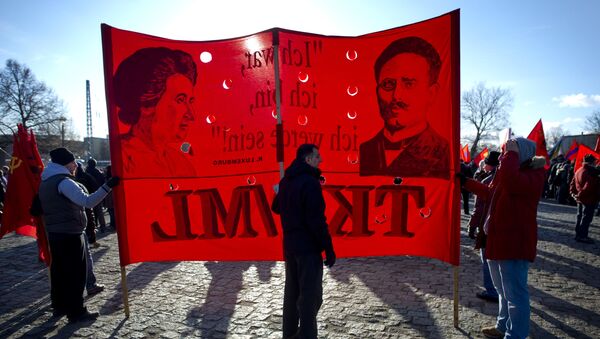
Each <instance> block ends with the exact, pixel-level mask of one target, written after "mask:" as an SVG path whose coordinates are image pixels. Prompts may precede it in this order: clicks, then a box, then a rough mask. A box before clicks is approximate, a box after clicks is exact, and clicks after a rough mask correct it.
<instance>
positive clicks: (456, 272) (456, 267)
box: [454, 265, 458, 328]
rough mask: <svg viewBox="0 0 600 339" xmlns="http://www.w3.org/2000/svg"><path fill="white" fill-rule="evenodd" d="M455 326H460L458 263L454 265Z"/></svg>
mask: <svg viewBox="0 0 600 339" xmlns="http://www.w3.org/2000/svg"><path fill="white" fill-rule="evenodd" d="M454 327H455V328H458V265H456V266H454Z"/></svg>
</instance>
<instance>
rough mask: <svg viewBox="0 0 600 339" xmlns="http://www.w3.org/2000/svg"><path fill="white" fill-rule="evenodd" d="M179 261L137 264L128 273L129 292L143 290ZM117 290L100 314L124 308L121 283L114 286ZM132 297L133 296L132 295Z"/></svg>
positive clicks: (102, 307)
mask: <svg viewBox="0 0 600 339" xmlns="http://www.w3.org/2000/svg"><path fill="white" fill-rule="evenodd" d="M94 259H95V258H94ZM177 264H179V262H158V263H157V262H144V263H141V264H139V265H138V266H136V267H135V268H134V269H133V270H132V271H130V272H129V273H127V289H128V291H129V292H131V291H133V290H142V289H144V287H146V286H147V285H148V284H149V283H150V282H152V281H153V280H154V279H155V278H156V277H157V276H158V275H159V274H160V273H161V272H163V271H168V270H170V269H172V268H173V267H175V266H177ZM113 290H114V291H115V292H114V294H113V295H112V297H110V298H109V299H107V300H106V301H105V303H104V305H102V306H101V307H100V310H99V312H100V314H112V313H115V312H116V311H118V310H122V309H123V291H122V289H121V283H120V282H119V283H118V284H117V285H116V286H114V288H113ZM130 298H131V296H130Z"/></svg>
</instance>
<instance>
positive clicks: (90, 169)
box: [85, 158, 106, 232]
mask: <svg viewBox="0 0 600 339" xmlns="http://www.w3.org/2000/svg"><path fill="white" fill-rule="evenodd" d="M96 165H97V161H96V159H94V158H90V159H89V160H88V162H87V167H86V168H85V172H86V173H88V174H89V175H91V176H92V177H93V178H94V180H96V184H97V186H98V187H100V186H102V185H103V184H104V183H105V182H106V179H105V178H104V174H102V172H100V170H99V169H98V168H97V167H96ZM94 221H95V222H96V225H99V226H100V232H105V231H106V220H105V219H104V210H103V209H102V204H98V205H96V206H95V207H94Z"/></svg>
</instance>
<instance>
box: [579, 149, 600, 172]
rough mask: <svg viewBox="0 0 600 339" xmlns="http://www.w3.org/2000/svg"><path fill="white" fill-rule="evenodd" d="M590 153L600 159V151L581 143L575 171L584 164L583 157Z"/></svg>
mask: <svg viewBox="0 0 600 339" xmlns="http://www.w3.org/2000/svg"><path fill="white" fill-rule="evenodd" d="M588 154H591V155H593V156H594V157H595V158H596V159H600V153H598V152H594V150H592V149H591V148H589V147H587V146H586V145H584V144H580V145H579V151H578V152H577V158H576V159H575V172H577V170H578V169H579V168H581V166H583V157H585V156H586V155H588Z"/></svg>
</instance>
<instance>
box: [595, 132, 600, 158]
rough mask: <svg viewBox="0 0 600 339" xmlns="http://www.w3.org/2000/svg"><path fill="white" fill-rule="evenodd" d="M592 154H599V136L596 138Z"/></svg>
mask: <svg viewBox="0 0 600 339" xmlns="http://www.w3.org/2000/svg"><path fill="white" fill-rule="evenodd" d="M594 152H596V153H600V134H599V135H598V136H597V137H596V147H594Z"/></svg>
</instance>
